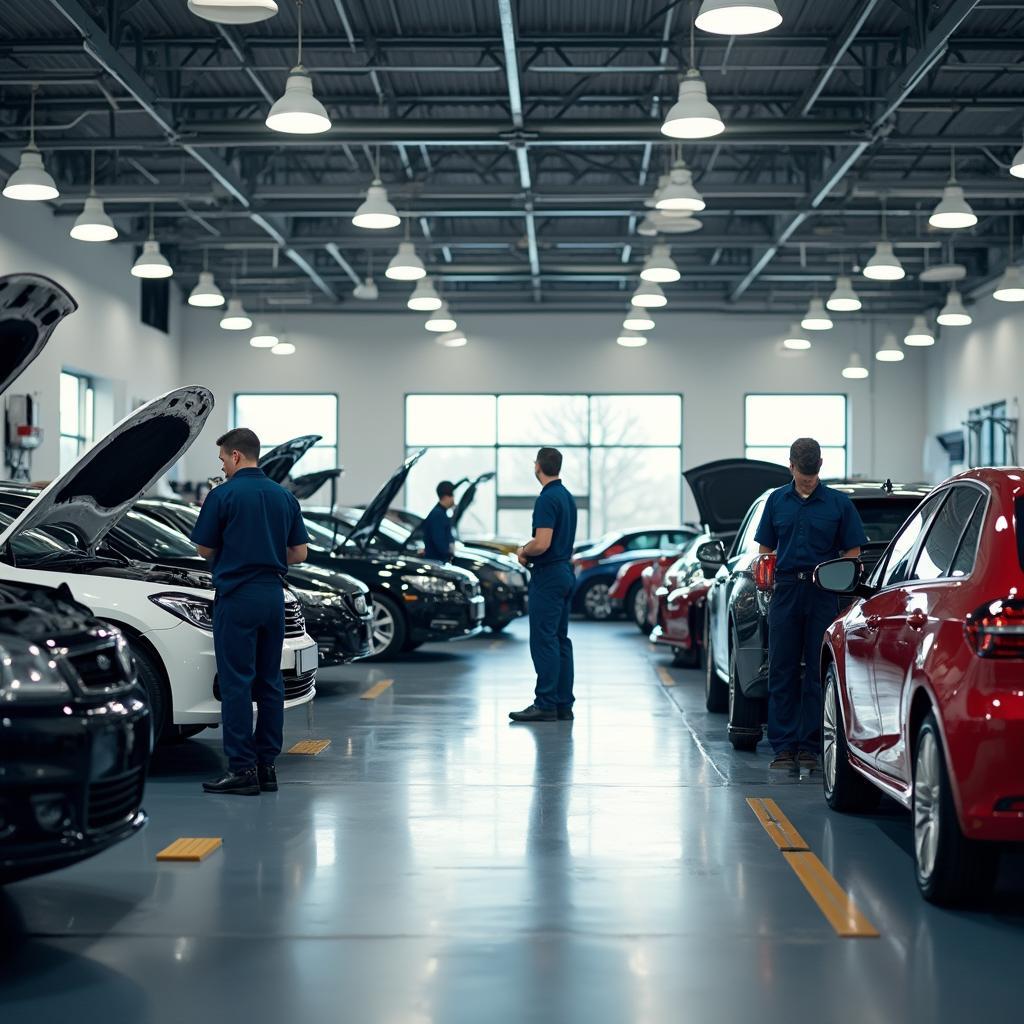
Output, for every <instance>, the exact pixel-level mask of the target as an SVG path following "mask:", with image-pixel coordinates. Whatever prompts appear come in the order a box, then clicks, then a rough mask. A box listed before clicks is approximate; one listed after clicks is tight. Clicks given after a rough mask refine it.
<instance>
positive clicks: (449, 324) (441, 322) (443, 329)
mask: <svg viewBox="0 0 1024 1024" xmlns="http://www.w3.org/2000/svg"><path fill="white" fill-rule="evenodd" d="M423 326H424V327H425V328H426V329H427V330H428V331H431V332H433V333H434V334H447V333H448V332H449V331H454V330H455V328H456V327H458V324H457V323H456V322H455V318H454V317H453V316H452V315H451V313H450V312H449V311H448V303H447V302H442V303H441V305H440V307H439V308H438V309H436V310H434V312H433V313H431V314H430V316H429V317H427V321H426V323H425V324H424V325H423Z"/></svg>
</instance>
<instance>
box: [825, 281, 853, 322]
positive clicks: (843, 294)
mask: <svg viewBox="0 0 1024 1024" xmlns="http://www.w3.org/2000/svg"><path fill="white" fill-rule="evenodd" d="M826 305H827V306H828V308H829V309H831V310H832V311H833V312H834V313H853V312H855V311H856V310H858V309H860V308H861V305H862V303H861V301H860V299H859V298H858V297H857V293H856V292H855V291H854V290H853V282H852V281H851V280H850V279H849V278H848V277H847V276H846V275H845V274H840V275H839V276H838V277H837V278H836V287H835V290H834V291H833V292H832V294H831V295H830V296H829V297H828V302H827V303H826Z"/></svg>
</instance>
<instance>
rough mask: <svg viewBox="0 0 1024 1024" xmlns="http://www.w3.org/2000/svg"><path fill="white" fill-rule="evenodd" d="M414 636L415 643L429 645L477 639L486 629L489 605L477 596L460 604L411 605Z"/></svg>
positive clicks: (421, 602) (427, 602)
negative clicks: (468, 637) (461, 639)
mask: <svg viewBox="0 0 1024 1024" xmlns="http://www.w3.org/2000/svg"><path fill="white" fill-rule="evenodd" d="M406 610H407V611H408V613H409V624H410V635H411V638H412V640H413V641H414V642H415V643H429V642H431V641H436V640H455V639H459V638H460V637H467V636H475V635H476V634H477V633H480V632H481V631H482V630H483V627H484V618H485V615H486V605H485V602H484V598H483V597H482V596H481V595H477V596H474V597H470V598H463V599H461V600H457V601H442V600H438V599H436V598H434V599H431V600H416V601H409V600H408V598H407V599H406Z"/></svg>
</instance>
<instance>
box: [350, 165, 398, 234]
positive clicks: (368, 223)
mask: <svg viewBox="0 0 1024 1024" xmlns="http://www.w3.org/2000/svg"><path fill="white" fill-rule="evenodd" d="M352 223H353V224H355V226H356V227H357V228H368V229H369V230H371V231H383V230H385V229H387V228H397V227H398V225H399V224H401V223H402V218H401V217H399V216H398V211H397V210H396V209H395V208H394V207H393V206H392V205H391V203H390V202H389V201H388V190H387V189H386V188H385V187H384V186H383V185H382V184H381V181H380V178H374V179H373V181H372V182H371V183H370V187H369V188H368V189H367V190H366V199H364V200H363V203H362V205H361V206H360V207H359V209H358V210H356V212H355V215H354V216H353V217H352Z"/></svg>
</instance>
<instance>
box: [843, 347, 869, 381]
mask: <svg viewBox="0 0 1024 1024" xmlns="http://www.w3.org/2000/svg"><path fill="white" fill-rule="evenodd" d="M868 373H869V371H868V368H867V367H866V366H865V365H864V362H863V360H862V359H861V357H860V353H859V352H854V353H853V355H852V356H850V361H849V362H848V363H847V364H846V366H845V367H844V368H843V376H844V377H845V378H846V379H847V380H863V379H864V378H865V377H867V376H868Z"/></svg>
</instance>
